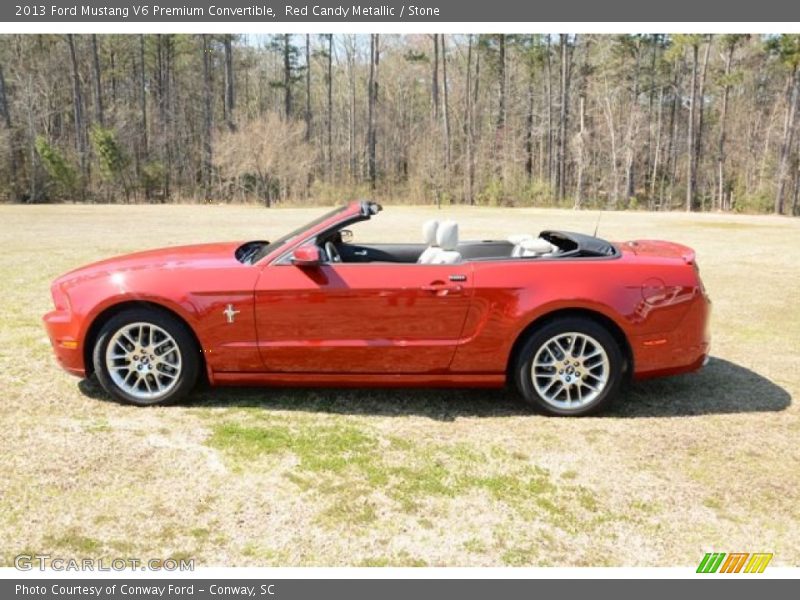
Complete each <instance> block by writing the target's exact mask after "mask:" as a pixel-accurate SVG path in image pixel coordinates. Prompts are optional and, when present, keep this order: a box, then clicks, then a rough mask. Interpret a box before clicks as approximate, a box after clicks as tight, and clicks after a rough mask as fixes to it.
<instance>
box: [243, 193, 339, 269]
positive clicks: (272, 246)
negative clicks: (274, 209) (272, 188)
mask: <svg viewBox="0 0 800 600" xmlns="http://www.w3.org/2000/svg"><path fill="white" fill-rule="evenodd" d="M349 208H350V206H349V205H347V204H345V205H344V206H337V207H336V208H334V209H333V210H330V211H328V212H326V213H325V214H323V215H321V216H319V217H317V218H316V219H314V220H312V221H309V222H308V223H305V224H303V225H301V226H300V227H297V228H296V229H293V230H292V231H290V232H289V233H287V234H285V235H283V236H281V237H279V238H278V239H277V240H275V241H274V242H269V243H268V244H266V245H265V246H264V247H263V248H261V249H259V251H258V253H257V254H256V255H255V256H254V257H253V262H252V264H256V263H258V262H260V261H261V260H263V259H264V258H266V257H268V256H270V255H271V254H273V253H275V252H277V251H278V250H280V249H281V248H283V247H285V246H286V245H287V244H288V243H289V242H291V241H292V240H293V239H295V238H297V237H300V236H301V235H302V234H303V233H305V232H306V231H309V230H310V229H313V228H315V227H318V226H319V225H322V224H323V223H324V222H326V221H329V220H331V219H333V217H335V216H336V215H338V214H342V213H344V212H346V211H347V210H348V209H349Z"/></svg>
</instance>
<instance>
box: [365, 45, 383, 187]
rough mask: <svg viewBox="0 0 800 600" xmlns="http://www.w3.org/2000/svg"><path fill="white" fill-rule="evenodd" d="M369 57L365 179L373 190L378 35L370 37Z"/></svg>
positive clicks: (378, 60) (375, 175) (378, 59)
mask: <svg viewBox="0 0 800 600" xmlns="http://www.w3.org/2000/svg"><path fill="white" fill-rule="evenodd" d="M369 56H370V59H369V79H368V85H367V106H368V108H367V177H368V179H369V185H370V187H371V188H372V189H375V185H376V182H377V177H378V173H377V163H376V158H375V151H376V147H377V132H376V126H375V113H376V110H377V103H378V65H379V62H380V36H379V35H378V34H371V35H370V38H369Z"/></svg>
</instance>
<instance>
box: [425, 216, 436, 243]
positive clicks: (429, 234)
mask: <svg viewBox="0 0 800 600" xmlns="http://www.w3.org/2000/svg"><path fill="white" fill-rule="evenodd" d="M437 229H439V221H437V220H436V219H431V220H430V221H425V222H424V223H423V224H422V239H424V240H425V243H426V244H428V246H433V245H434V244H436V230H437Z"/></svg>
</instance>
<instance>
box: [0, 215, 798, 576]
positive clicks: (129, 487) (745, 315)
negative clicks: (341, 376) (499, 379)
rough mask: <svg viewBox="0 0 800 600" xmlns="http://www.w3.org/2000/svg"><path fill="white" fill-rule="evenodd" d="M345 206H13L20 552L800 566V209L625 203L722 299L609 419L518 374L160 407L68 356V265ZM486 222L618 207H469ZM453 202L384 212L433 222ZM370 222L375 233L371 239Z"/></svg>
mask: <svg viewBox="0 0 800 600" xmlns="http://www.w3.org/2000/svg"><path fill="white" fill-rule="evenodd" d="M320 212H321V210H320V209H273V210H266V209H263V208H257V207H216V206H202V207H201V206H32V207H23V206H0V248H2V251H0V281H2V290H3V299H2V303H0V390H2V409H0V428H1V429H2V432H3V433H2V437H0V539H1V540H2V545H0V549H1V550H2V553H0V564H3V565H11V564H13V557H14V556H15V555H17V554H20V553H47V554H51V555H53V556H66V557H107V558H113V557H137V558H150V557H156V558H165V557H176V558H195V559H196V564H198V565H228V566H240V565H281V566H288V565H395V566H404V565H543V566H547V565H575V566H581V565H634V566H635V565H641V566H643V565H647V566H662V565H663V566H666V565H686V566H691V565H696V564H697V563H698V561H699V560H700V558H702V556H703V553H704V552H706V551H709V550H712V549H713V550H717V551H723V552H735V551H740V552H756V551H763V552H774V553H775V558H774V560H773V563H772V564H773V565H790V566H796V565H800V493H799V492H798V490H800V444H799V443H798V439H799V438H800V408H798V402H797V399H798V398H799V397H800V310H798V293H799V292H800V220H789V219H784V218H773V217H745V216H728V215H725V216H718V215H686V214H666V213H665V214H647V213H606V214H604V216H603V218H602V223H601V225H600V234H601V235H603V236H604V237H607V238H609V239H630V238H636V237H639V238H648V237H649V238H665V239H670V240H674V241H678V242H682V243H685V244H688V245H690V246H692V247H694V248H695V249H696V250H697V251H698V256H699V263H700V267H701V271H702V275H703V278H704V280H705V283H706V287H707V288H708V290H709V293H710V295H711V297H712V299H713V301H714V315H713V335H714V340H713V349H712V355H713V359H712V361H711V362H710V364H709V365H708V366H707V367H706V369H705V370H703V371H702V372H700V373H699V374H695V375H690V376H682V377H676V378H671V379H665V380H660V381H653V382H648V383H642V384H637V385H635V386H634V387H633V388H632V389H631V390H630V391H629V392H628V393H627V394H626V396H625V397H624V398H623V399H621V401H620V402H618V403H617V404H616V405H615V406H614V407H613V409H612V410H611V411H610V412H609V413H607V414H605V415H603V416H598V417H592V418H584V419H556V418H546V417H541V416H536V415H533V414H530V413H529V412H528V411H527V410H526V409H525V408H524V407H522V406H521V405H520V404H518V403H517V402H516V401H515V399H514V396H513V394H512V393H511V392H504V391H500V392H495V391H491V392H488V391H476V390H449V391H441V390H421V391H420V390H416V391H415V390H394V391H384V390H370V391H362V390H350V391H341V390H315V391H314V390H301V389H298V390H270V389H246V390H245V389H218V390H210V391H201V392H200V393H199V394H197V395H196V396H195V397H194V398H193V399H192V401H191V402H190V403H188V404H184V405H179V406H174V407H166V408H152V409H140V408H135V407H130V406H123V405H119V404H116V403H114V402H112V401H110V400H109V399H108V398H107V397H106V396H105V395H104V394H103V393H102V391H101V390H99V389H98V388H97V387H96V386H95V385H93V384H91V383H88V382H80V381H79V380H77V379H75V378H73V377H71V376H69V375H67V374H65V373H63V372H62V371H61V370H60V369H59V368H58V367H57V366H56V364H55V361H54V359H53V357H52V352H51V349H50V347H49V344H48V342H47V339H46V337H45V333H44V330H43V328H42V326H41V321H40V319H41V315H42V314H43V313H44V312H46V311H47V310H49V309H50V305H51V299H50V295H49V283H50V281H51V280H52V279H53V278H54V277H56V276H57V275H59V274H61V273H62V272H64V271H66V270H68V269H71V268H74V267H76V266H79V265H81V264H83V263H86V262H89V261H92V260H97V259H99V258H103V257H107V256H111V255H114V254H118V253H123V252H129V251H134V250H139V249H144V248H150V247H156V246H163V245H171V244H179V243H189V242H202V241H212V240H226V239H246V238H260V239H264V238H266V239H269V238H274V237H275V236H277V235H279V234H281V233H283V232H285V231H287V230H288V229H290V228H292V227H294V226H296V225H299V224H300V223H302V222H304V221H306V220H308V219H310V218H313V217H314V216H316V215H317V214H319V213H320ZM442 212H447V213H448V214H452V215H454V216H456V217H457V218H458V220H459V222H460V224H461V229H462V236H463V237H465V238H476V237H486V236H487V235H491V236H505V235H507V234H510V233H516V232H520V231H522V232H537V231H539V230H540V229H544V228H564V229H573V230H577V231H588V232H591V231H592V229H593V228H594V224H595V220H596V214H592V213H584V212H571V211H557V210H534V209H489V208H474V209H469V208H464V209H461V208H459V209H458V210H452V211H450V210H446V211H442ZM434 214H436V210H435V209H433V208H407V207H404V208H389V209H387V210H386V211H385V212H384V213H383V214H381V215H380V216H379V217H378V218H377V219H376V220H375V221H374V222H373V223H371V224H370V228H371V229H372V230H374V233H373V235H375V237H379V238H381V239H385V240H407V239H411V240H417V239H418V238H419V237H420V233H419V224H420V223H421V222H422V221H423V220H424V219H426V218H428V217H430V216H432V215H434ZM359 233H360V232H359Z"/></svg>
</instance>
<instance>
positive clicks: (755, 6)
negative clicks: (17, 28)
mask: <svg viewBox="0 0 800 600" xmlns="http://www.w3.org/2000/svg"><path fill="white" fill-rule="evenodd" d="M798 14H800V9H798V4H797V3H796V2H786V1H785V0H761V1H760V2H757V3H753V2H744V1H742V0H729V1H728V2H725V3H722V4H721V3H719V2H710V1H705V2H702V1H701V2H698V1H697V0H672V1H671V2H642V1H641V0H606V1H605V2H598V1H596V0H573V1H572V2H545V1H537V2H524V1H520V0H491V1H480V0H414V1H412V2H405V1H398V0H379V1H377V2H355V3H350V2H346V1H342V0H338V1H337V0H316V1H313V2H304V1H303V0H299V1H297V2H291V1H290V2H286V1H284V0H280V1H276V0H203V1H199V2H192V1H191V0H160V1H159V2H157V3H152V4H149V3H145V2H136V1H125V0H123V1H118V0H83V1H75V0H49V1H46V2H40V3H37V2H19V3H6V2H3V3H2V4H0V20H2V21H7V22H15V21H16V22H125V21H133V22H182V21H192V22H203V21H211V22H220V21H222V22H252V21H258V22H330V23H337V22H338V23H341V22H375V23H379V22H411V23H413V22H426V21H427V22H430V21H434V22H446V21H449V22H486V23H498V22H506V21H507V22H520V21H533V22H590V21H592V22H637V21H641V22H646V21H667V22H672V21H687V22H719V21H723V22H769V21H776V22H791V21H798V20H800V18H798Z"/></svg>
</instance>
